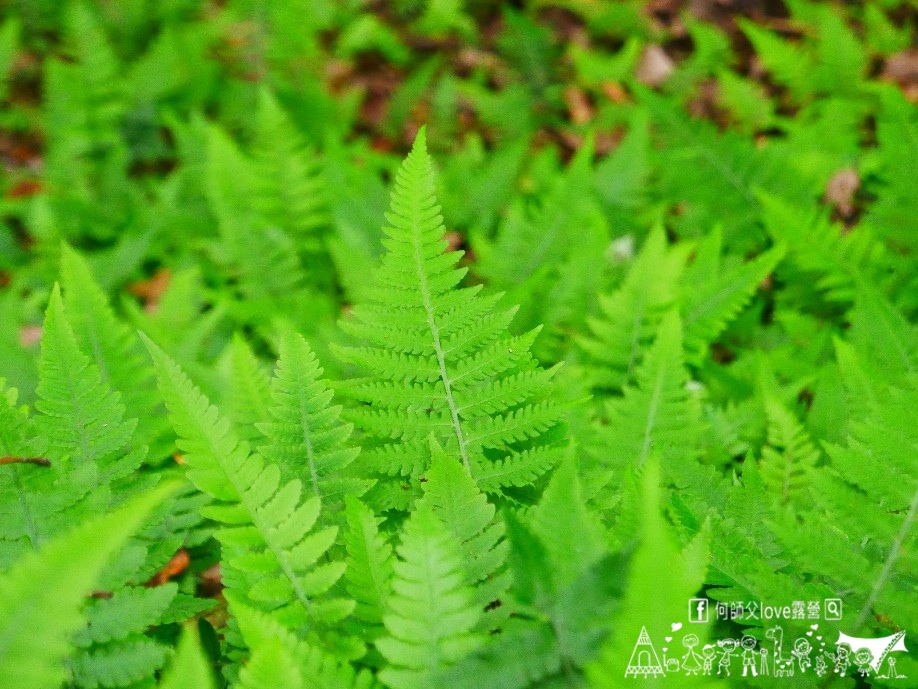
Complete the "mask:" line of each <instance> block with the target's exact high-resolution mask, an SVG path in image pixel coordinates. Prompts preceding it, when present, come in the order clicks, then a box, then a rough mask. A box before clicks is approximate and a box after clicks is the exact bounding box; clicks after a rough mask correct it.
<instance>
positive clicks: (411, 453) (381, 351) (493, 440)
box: [338, 132, 562, 506]
mask: <svg viewBox="0 0 918 689" xmlns="http://www.w3.org/2000/svg"><path fill="white" fill-rule="evenodd" d="M386 218H387V220H388V221H389V223H390V226H389V227H387V228H385V232H386V234H387V238H386V239H385V240H384V244H385V245H386V247H387V248H388V249H389V252H388V253H387V254H386V255H385V257H384V258H383V262H382V265H381V267H380V268H379V270H378V272H377V275H376V284H377V287H376V290H375V292H374V298H373V300H372V302H371V303H368V304H360V305H357V306H355V307H354V309H353V314H352V316H353V317H352V318H350V319H347V320H344V321H343V322H342V328H344V329H345V330H346V331H348V332H349V333H350V334H352V335H354V336H355V337H357V338H360V339H361V340H365V341H369V343H370V345H369V346H365V347H342V348H339V350H338V351H339V353H340V356H341V358H342V359H343V360H345V361H347V362H349V363H351V364H354V365H355V366H356V367H357V368H358V369H360V370H361V371H362V372H364V373H365V374H366V375H367V376H368V377H367V378H363V379H358V380H356V381H352V383H351V384H350V385H348V387H347V388H346V392H347V394H349V395H351V396H353V397H354V398H355V399H357V400H358V401H359V402H362V403H363V405H362V406H361V407H359V408H357V409H354V410H353V411H349V416H350V418H352V419H353V421H354V422H355V424H356V425H357V426H358V427H359V428H361V429H362V430H364V431H366V432H368V433H369V434H370V435H371V436H375V437H376V438H378V439H379V441H380V442H379V447H378V448H370V449H369V450H368V451H366V452H365V454H364V460H365V462H366V463H367V464H368V465H369V466H371V467H373V468H374V469H375V470H376V471H377V472H379V473H380V474H390V475H391V473H401V474H414V475H417V474H418V473H419V472H420V471H421V470H422V469H423V467H425V466H426V465H427V463H428V461H429V452H428V451H427V439H428V436H429V435H430V434H431V433H433V436H434V438H435V439H436V440H437V441H438V442H439V443H440V444H441V445H442V446H443V447H444V448H445V449H446V451H447V452H450V453H455V455H456V456H458V457H459V458H461V460H462V463H463V465H464V466H465V468H466V470H468V471H469V472H470V473H471V474H472V476H473V477H476V478H477V477H478V476H479V475H480V474H482V473H486V472H487V471H488V469H489V467H493V466H494V463H495V462H502V463H503V467H504V470H505V473H506V474H507V475H508V476H509V475H510V474H511V473H512V472H511V471H510V470H511V469H512V467H513V466H514V465H516V464H519V463H525V459H526V458H525V455H523V454H522V453H523V452H525V451H526V450H531V451H534V452H540V453H541V465H542V466H541V467H539V469H540V470H541V471H544V470H545V469H547V467H548V466H550V464H551V463H552V458H551V457H550V454H551V453H550V448H551V446H552V445H553V444H554V443H555V442H556V439H555V437H554V436H553V435H552V434H553V433H555V435H556V434H557V431H556V429H558V428H559V420H560V417H561V414H562V410H561V407H560V406H559V405H558V404H557V403H554V402H551V401H548V400H547V399H546V396H547V392H548V390H549V389H550V379H551V376H552V372H551V371H545V370H542V369H540V368H538V366H537V365H536V364H535V362H534V361H533V359H532V356H531V354H530V351H529V350H530V347H531V344H532V339H533V338H534V336H535V332H530V333H528V334H526V335H523V336H520V337H510V336H509V335H508V334H507V333H506V328H507V325H508V323H509V322H510V319H511V318H512V311H495V310H493V307H494V305H495V302H496V297H482V296H480V295H479V294H478V292H479V291H480V287H469V288H462V289H455V288H456V286H457V285H458V284H459V283H460V282H461V280H462V278H463V276H464V275H465V272H466V271H465V270H464V269H460V268H458V267H457V266H456V264H457V263H458V261H459V259H460V257H461V254H459V253H457V252H452V253H445V254H444V253H443V249H444V247H445V244H446V242H445V241H444V240H443V239H442V237H443V234H444V232H445V230H444V227H443V224H442V223H443V221H442V218H441V217H440V215H439V206H437V205H436V199H435V198H434V176H433V165H432V162H431V159H430V157H429V156H428V154H427V147H426V142H425V135H424V133H423V132H421V133H420V134H419V135H418V138H417V140H416V141H415V145H414V148H413V149H412V152H411V153H410V154H409V155H408V157H407V159H406V160H405V162H404V163H403V164H402V166H401V167H400V168H399V171H398V174H397V175H396V179H395V188H394V190H393V193H392V206H391V212H390V213H389V214H387V216H386ZM498 410H499V411H498ZM392 439H396V440H397V441H398V442H397V443H392V442H391V440H392ZM532 469H533V467H530V470H532ZM495 483H496V484H497V485H496V486H495V485H494V484H495ZM512 483H513V479H512V478H508V479H506V480H502V479H501V478H498V479H497V480H495V481H494V482H493V483H492V484H491V485H489V486H488V489H497V488H498V487H500V486H503V485H511V484H512ZM390 485H391V484H390ZM399 492H400V491H399ZM406 497H407V496H406ZM389 499H390V500H392V502H394V504H397V505H400V506H403V505H404V502H405V498H402V499H401V500H397V499H395V498H391V496H390V498H389Z"/></svg>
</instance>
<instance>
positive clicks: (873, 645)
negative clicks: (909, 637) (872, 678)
mask: <svg viewBox="0 0 918 689" xmlns="http://www.w3.org/2000/svg"><path fill="white" fill-rule="evenodd" d="M835 644H836V645H839V644H846V645H847V646H849V647H850V648H851V652H852V653H857V652H858V651H859V650H861V649H862V648H867V649H869V650H870V653H871V654H872V655H873V662H872V663H870V667H871V668H873V671H874V672H879V670H880V667H882V665H883V662H884V661H885V660H886V656H888V655H889V654H890V653H892V652H893V651H905V652H906V653H908V649H907V648H906V647H905V632H904V631H901V632H896V633H895V634H890V635H889V636H881V637H878V638H876V639H862V638H860V637H857V636H848V635H847V634H843V633H842V632H839V633H838V641H836V642H835Z"/></svg>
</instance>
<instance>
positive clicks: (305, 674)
mask: <svg viewBox="0 0 918 689" xmlns="http://www.w3.org/2000/svg"><path fill="white" fill-rule="evenodd" d="M230 610H231V611H232V613H233V615H234V617H235V618H236V620H237V621H238V622H239V628H240V631H241V632H242V638H243V639H244V640H245V643H246V645H247V646H248V647H249V648H250V649H251V652H252V655H251V659H250V660H249V662H248V663H247V664H246V666H245V667H244V668H243V669H242V671H241V672H240V684H239V686H240V687H241V688H242V689H274V688H276V687H284V688H285V689H287V688H288V687H289V689H371V687H374V686H376V685H375V683H374V682H373V681H372V678H371V676H370V675H369V674H367V673H365V672H364V673H360V674H356V673H355V672H354V670H353V669H352V668H351V667H350V665H348V664H346V663H344V662H342V661H340V660H338V659H337V658H335V657H334V656H332V655H330V654H328V653H326V652H325V651H323V650H322V649H321V648H319V647H317V646H313V645H312V644H310V643H309V642H307V641H303V640H302V639H299V638H297V637H296V636H295V635H293V634H291V633H290V630H289V629H286V628H285V627H283V626H282V625H280V624H278V622H277V621H276V620H275V619H274V618H273V617H272V616H270V615H268V614H266V613H263V612H260V611H258V610H256V609H254V608H250V607H248V606H246V605H244V604H243V603H241V602H240V601H239V600H237V599H236V597H235V596H233V595H231V596H230Z"/></svg>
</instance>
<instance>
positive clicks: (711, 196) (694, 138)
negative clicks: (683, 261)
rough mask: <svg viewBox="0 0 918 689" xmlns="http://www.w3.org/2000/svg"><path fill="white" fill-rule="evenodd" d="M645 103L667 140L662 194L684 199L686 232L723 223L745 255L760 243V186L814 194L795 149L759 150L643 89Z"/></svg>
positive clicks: (791, 194)
mask: <svg viewBox="0 0 918 689" xmlns="http://www.w3.org/2000/svg"><path fill="white" fill-rule="evenodd" d="M641 102H642V103H644V104H645V105H646V106H647V107H648V110H649V111H650V114H651V117H652V119H653V121H654V123H655V124H656V128H657V132H658V134H659V136H660V137H661V138H662V139H663V140H664V141H665V143H666V146H665V148H664V150H663V151H662V152H661V153H660V154H658V155H659V162H658V165H659V167H658V170H659V172H660V174H661V179H660V183H659V189H658V193H659V194H660V198H661V199H665V200H666V201H667V202H671V201H672V200H673V199H680V204H679V205H680V213H679V214H678V216H677V217H676V218H675V224H676V227H677V230H678V232H679V234H680V235H681V236H684V235H688V236H697V235H700V234H702V233H704V232H707V230H708V229H709V228H711V227H714V226H715V225H717V224H722V225H723V226H724V227H728V228H730V230H731V231H730V234H728V235H727V236H726V237H725V242H726V246H727V248H728V249H729V250H731V251H739V252H741V253H744V254H745V253H747V252H749V251H750V250H752V249H754V248H756V247H757V246H758V244H759V241H758V238H759V235H760V229H759V213H760V210H759V204H758V201H757V199H756V196H755V191H756V190H758V189H763V190H765V191H769V192H771V193H775V194H780V195H781V196H782V197H783V198H786V199H788V200H791V201H793V202H798V201H799V202H801V203H803V202H806V201H808V200H809V199H810V198H811V194H812V189H811V185H810V183H809V181H808V180H807V179H806V178H805V177H804V176H802V175H800V174H799V173H797V171H796V170H794V168H793V167H792V166H791V165H790V160H789V156H790V155H791V153H790V152H787V151H782V150H781V149H779V148H778V147H777V146H775V145H771V146H768V147H763V148H761V149H759V148H756V147H755V146H754V145H753V143H752V142H751V141H748V140H747V139H746V138H745V137H743V136H741V135H739V134H737V133H735V132H731V131H727V132H719V131H718V130H717V128H716V127H715V126H714V125H713V124H711V123H709V122H705V121H702V120H694V119H691V118H689V117H688V116H687V115H686V114H685V113H683V112H682V111H681V110H679V109H678V108H676V107H674V106H673V104H672V103H669V102H667V101H666V100H664V99H663V98H662V97H661V96H658V95H656V94H653V93H652V92H649V91H644V90H642V91H641Z"/></svg>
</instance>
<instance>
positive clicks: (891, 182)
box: [865, 86, 918, 252]
mask: <svg viewBox="0 0 918 689" xmlns="http://www.w3.org/2000/svg"><path fill="white" fill-rule="evenodd" d="M880 93H881V100H882V104H883V108H882V110H881V113H880V116H879V117H878V122H877V125H878V126H877V136H878V138H879V140H880V158H881V164H882V171H881V175H882V182H883V186H882V187H880V188H879V189H878V197H879V198H878V199H877V201H876V203H874V204H873V206H871V208H870V210H869V212H868V213H867V217H866V218H865V224H867V225H868V226H870V227H872V228H873V229H874V231H875V232H876V233H877V234H879V235H880V236H882V237H886V238H888V239H889V240H890V242H892V243H894V244H896V245H900V246H902V247H903V248H905V247H907V248H908V250H909V251H911V252H914V250H915V248H916V246H918V244H916V241H915V235H916V223H915V215H914V213H913V212H912V210H913V209H914V208H915V206H916V205H918V192H916V191H915V185H914V184H913V183H912V181H911V180H912V177H913V174H914V171H915V166H916V165H918V118H916V116H915V112H914V110H915V109H914V107H913V106H912V104H911V103H909V102H908V100H906V98H905V97H904V96H903V95H902V92H901V91H899V89H897V88H895V87H892V86H888V87H886V88H884V89H882V90H881V91H880Z"/></svg>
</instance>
